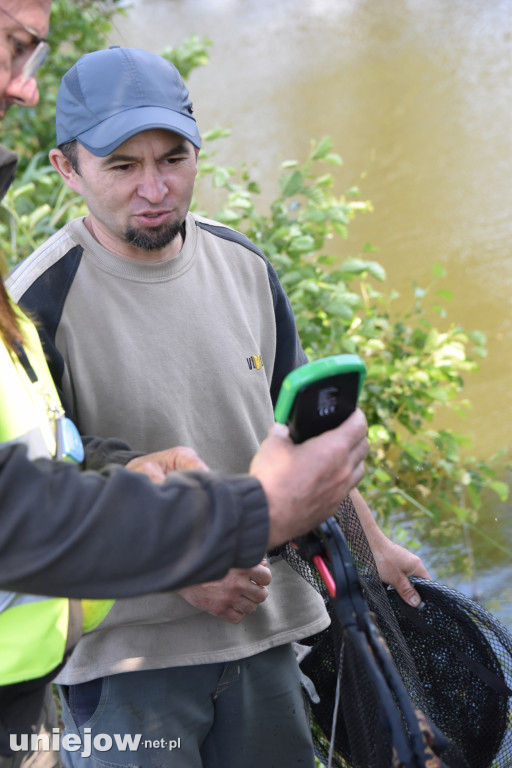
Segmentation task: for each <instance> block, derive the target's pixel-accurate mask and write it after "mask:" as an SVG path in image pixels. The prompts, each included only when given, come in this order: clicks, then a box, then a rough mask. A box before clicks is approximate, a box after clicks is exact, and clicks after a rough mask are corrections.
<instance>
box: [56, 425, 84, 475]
mask: <svg viewBox="0 0 512 768" xmlns="http://www.w3.org/2000/svg"><path fill="white" fill-rule="evenodd" d="M55 440H56V444H57V445H56V449H55V458H56V459H57V461H70V462H73V463H74V464H81V463H82V461H83V460H84V456H85V454H84V446H83V443H82V438H81V437H80V433H79V431H78V429H77V428H76V427H75V425H74V424H73V422H72V421H71V419H68V418H67V416H59V417H57V418H56V419H55Z"/></svg>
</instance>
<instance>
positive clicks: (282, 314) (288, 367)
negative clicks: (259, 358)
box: [266, 259, 308, 406]
mask: <svg viewBox="0 0 512 768" xmlns="http://www.w3.org/2000/svg"><path fill="white" fill-rule="evenodd" d="M266 262H267V273H268V280H269V283H270V290H271V291H272V298H273V301H274V314H275V319H276V356H275V361H274V371H273V374H272V382H271V385H270V395H271V397H272V403H273V404H274V406H275V404H276V401H277V397H278V395H279V391H280V389H281V384H282V383H283V379H284V377H285V376H286V375H287V374H288V373H290V371H293V370H295V368H298V367H299V365H304V363H307V361H308V359H307V357H306V353H305V352H304V350H303V349H302V346H301V343H300V339H299V334H298V331H297V326H296V324H295V317H294V315H293V310H292V306H291V304H290V300H289V298H288V296H287V295H286V293H285V291H284V290H283V287H282V285H281V283H280V282H279V278H278V277H277V273H276V271H275V269H274V267H273V266H272V264H271V263H270V262H269V261H268V259H266Z"/></svg>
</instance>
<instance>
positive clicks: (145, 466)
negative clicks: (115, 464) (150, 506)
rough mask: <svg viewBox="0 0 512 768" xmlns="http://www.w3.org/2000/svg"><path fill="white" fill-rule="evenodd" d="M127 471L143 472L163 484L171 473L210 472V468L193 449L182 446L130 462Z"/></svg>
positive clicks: (155, 481) (149, 454) (139, 457)
mask: <svg viewBox="0 0 512 768" xmlns="http://www.w3.org/2000/svg"><path fill="white" fill-rule="evenodd" d="M126 469H130V470H132V472H143V473H144V474H145V475H148V477H150V478H151V480H152V481H153V482H154V483H161V482H162V481H163V480H165V478H166V476H167V475H168V474H169V472H176V471H177V470H184V469H199V470H204V471H205V472H207V471H208V467H207V466H206V464H205V463H204V461H203V460H202V459H200V458H199V456H198V455H197V453H196V452H195V451H194V450H193V449H192V448H185V447H184V446H182V445H178V446H177V447H175V448H168V449H167V450H165V451H158V452H156V453H148V454H146V455H145V456H138V457H137V458H136V459H132V460H131V461H129V462H128V464H127V465H126Z"/></svg>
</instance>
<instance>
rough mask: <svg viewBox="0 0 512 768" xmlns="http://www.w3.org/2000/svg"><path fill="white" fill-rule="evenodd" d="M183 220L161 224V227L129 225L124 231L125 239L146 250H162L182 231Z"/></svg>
mask: <svg viewBox="0 0 512 768" xmlns="http://www.w3.org/2000/svg"><path fill="white" fill-rule="evenodd" d="M182 225H183V222H181V221H175V222H169V223H167V222H166V223H165V224H161V225H160V226H159V227H152V228H148V229H136V228H135V227H127V229H126V230H125V233H124V239H125V240H126V242H127V243H129V244H130V245H133V246H134V247H135V248H140V249H141V250H144V251H160V250H162V248H165V247H166V246H167V245H169V243H172V241H173V240H175V239H176V238H177V237H178V235H179V234H180V232H181V227H182Z"/></svg>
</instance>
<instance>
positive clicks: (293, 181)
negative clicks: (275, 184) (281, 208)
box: [281, 171, 302, 197]
mask: <svg viewBox="0 0 512 768" xmlns="http://www.w3.org/2000/svg"><path fill="white" fill-rule="evenodd" d="M301 188H302V173H301V172H300V171H292V173H289V174H288V175H287V176H285V177H284V178H282V179H281V193H282V195H283V197H293V195H296V194H297V192H299V190H300V189H301Z"/></svg>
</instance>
